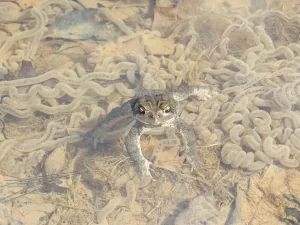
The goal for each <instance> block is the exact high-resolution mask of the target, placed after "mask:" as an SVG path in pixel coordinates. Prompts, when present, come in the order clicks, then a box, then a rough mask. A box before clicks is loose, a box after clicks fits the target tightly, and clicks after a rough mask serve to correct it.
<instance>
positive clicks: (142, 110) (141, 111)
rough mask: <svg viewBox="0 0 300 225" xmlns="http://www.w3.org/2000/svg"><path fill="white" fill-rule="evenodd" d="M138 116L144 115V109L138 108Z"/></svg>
mask: <svg viewBox="0 0 300 225" xmlns="http://www.w3.org/2000/svg"><path fill="white" fill-rule="evenodd" d="M139 114H141V115H144V114H145V108H144V107H143V106H140V107H139Z"/></svg>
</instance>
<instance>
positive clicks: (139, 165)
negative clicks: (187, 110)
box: [93, 86, 214, 179]
mask: <svg viewBox="0 0 300 225" xmlns="http://www.w3.org/2000/svg"><path fill="white" fill-rule="evenodd" d="M213 93H214V91H212V90H211V89H210V88H209V87H204V86H185V87H179V88H177V89H176V90H145V91H143V92H141V93H138V94H137V95H136V96H135V98H133V99H131V100H129V101H127V102H125V103H123V105H121V106H120V107H118V108H115V109H113V110H112V111H111V112H110V113H109V114H108V115H107V116H106V118H105V120H104V122H101V124H100V125H99V126H97V127H96V128H95V129H94V131H93V137H94V147H95V148H96V147H97V144H98V143H104V142H107V141H110V140H114V139H118V138H123V137H124V138H125V147H126V150H127V152H128V154H129V157H130V158H131V160H132V162H133V165H134V167H135V168H136V170H137V172H138V173H139V175H140V176H141V178H143V179H144V178H151V174H150V171H149V165H150V164H151V162H149V161H148V160H147V159H146V158H145V157H144V156H143V153H142V149H141V143H140V138H141V135H142V134H143V133H145V132H148V131H149V130H151V129H155V128H159V127H166V128H168V127H171V128H174V129H175V130H176V131H177V132H178V133H179V134H180V136H181V139H182V143H183V145H184V154H185V157H186V159H187V160H188V162H189V163H191V164H192V166H193V165H194V163H195V153H196V137H195V134H194V130H193V129H192V128H191V126H190V125H188V124H187V123H186V122H185V121H183V120H182V119H181V118H180V117H179V116H178V113H179V102H180V101H182V100H184V99H187V98H188V97H189V96H191V95H197V96H199V97H200V98H202V99H204V100H205V99H207V98H209V97H211V95H212V94H213Z"/></svg>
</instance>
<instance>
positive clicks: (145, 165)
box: [125, 126, 152, 181]
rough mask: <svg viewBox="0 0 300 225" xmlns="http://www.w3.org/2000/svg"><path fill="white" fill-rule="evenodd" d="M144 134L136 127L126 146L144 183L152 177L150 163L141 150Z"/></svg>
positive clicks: (127, 139)
mask: <svg viewBox="0 0 300 225" xmlns="http://www.w3.org/2000/svg"><path fill="white" fill-rule="evenodd" d="M142 133H143V129H142V128H138V127H137V126H134V127H133V128H131V130H130V132H129V133H128V135H127V136H126V138H125V146H126V150H127V152H128V155H129V157H130V159H131V160H132V162H133V166H134V167H135V168H136V169H137V172H138V173H139V175H140V177H141V179H142V180H143V181H149V180H151V179H152V176H151V174H150V171H149V166H150V164H151V162H149V161H148V160H147V159H146V158H145V157H144V155H143V153H142V148H141V136H142Z"/></svg>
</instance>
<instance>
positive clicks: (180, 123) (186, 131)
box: [176, 118, 197, 168]
mask: <svg viewBox="0 0 300 225" xmlns="http://www.w3.org/2000/svg"><path fill="white" fill-rule="evenodd" d="M176 128H177V130H178V131H179V134H180V136H181V139H182V142H183V145H184V155H185V157H186V159H187V161H188V162H189V163H190V164H191V165H192V167H193V168H195V165H196V154H197V145H196V135H195V132H194V130H193V129H192V128H191V127H190V126H189V125H188V124H187V123H186V122H185V121H184V120H182V119H180V118H178V119H177V120H176Z"/></svg>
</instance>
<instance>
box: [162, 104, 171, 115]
mask: <svg viewBox="0 0 300 225" xmlns="http://www.w3.org/2000/svg"><path fill="white" fill-rule="evenodd" d="M170 111H171V107H170V106H166V107H165V108H164V109H163V112H164V113H169V112H170Z"/></svg>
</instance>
